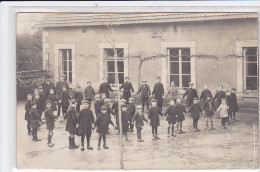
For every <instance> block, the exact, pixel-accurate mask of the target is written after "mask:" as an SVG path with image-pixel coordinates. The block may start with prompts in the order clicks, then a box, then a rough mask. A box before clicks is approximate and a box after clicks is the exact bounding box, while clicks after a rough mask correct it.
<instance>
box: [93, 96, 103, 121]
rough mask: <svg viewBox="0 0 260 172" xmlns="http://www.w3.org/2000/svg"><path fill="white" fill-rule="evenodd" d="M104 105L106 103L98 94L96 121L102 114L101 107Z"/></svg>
mask: <svg viewBox="0 0 260 172" xmlns="http://www.w3.org/2000/svg"><path fill="white" fill-rule="evenodd" d="M103 105H104V102H103V101H102V100H101V99H100V94H96V96H95V104H94V108H95V114H96V119H97V117H98V115H100V114H101V107H102V106H103Z"/></svg>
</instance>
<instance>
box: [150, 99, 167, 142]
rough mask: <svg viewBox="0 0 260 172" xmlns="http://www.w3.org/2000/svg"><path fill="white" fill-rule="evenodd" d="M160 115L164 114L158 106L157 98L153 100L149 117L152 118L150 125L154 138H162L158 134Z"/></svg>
mask: <svg viewBox="0 0 260 172" xmlns="http://www.w3.org/2000/svg"><path fill="white" fill-rule="evenodd" d="M159 115H161V116H163V115H162V111H161V110H160V108H159V107H158V106H157V100H155V99H153V100H152V107H151V108H150V109H149V112H148V118H149V119H150V125H151V127H152V133H153V140H156V139H160V138H159V137H158V135H157V128H158V126H160V118H159Z"/></svg>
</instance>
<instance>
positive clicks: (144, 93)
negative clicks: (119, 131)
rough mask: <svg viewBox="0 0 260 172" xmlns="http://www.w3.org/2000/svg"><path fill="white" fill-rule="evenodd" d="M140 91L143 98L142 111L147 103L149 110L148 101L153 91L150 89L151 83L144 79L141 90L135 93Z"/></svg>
mask: <svg viewBox="0 0 260 172" xmlns="http://www.w3.org/2000/svg"><path fill="white" fill-rule="evenodd" d="M139 93H141V96H140V97H141V100H142V111H143V112H144V105H145V104H146V106H147V111H148V110H149V103H148V99H149V96H150V95H151V91H150V87H149V85H147V81H146V80H143V85H141V87H140V88H139V90H138V91H137V93H136V94H135V95H138V94H139Z"/></svg>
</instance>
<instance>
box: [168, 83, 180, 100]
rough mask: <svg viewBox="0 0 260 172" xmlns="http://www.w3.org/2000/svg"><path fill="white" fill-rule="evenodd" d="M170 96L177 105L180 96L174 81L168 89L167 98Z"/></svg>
mask: <svg viewBox="0 0 260 172" xmlns="http://www.w3.org/2000/svg"><path fill="white" fill-rule="evenodd" d="M169 95H170V99H171V100H174V102H175V103H176V99H177V97H178V96H179V89H178V88H177V87H176V86H175V83H174V81H172V82H171V86H170V87H169V88H168V89H167V92H166V93H165V97H168V96H169Z"/></svg>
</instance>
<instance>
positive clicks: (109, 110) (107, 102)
mask: <svg viewBox="0 0 260 172" xmlns="http://www.w3.org/2000/svg"><path fill="white" fill-rule="evenodd" d="M110 102H111V100H110V99H105V100H104V103H105V104H104V106H106V107H107V114H108V115H109V116H110V117H111V113H112V110H111V108H110V105H109V103H110Z"/></svg>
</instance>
